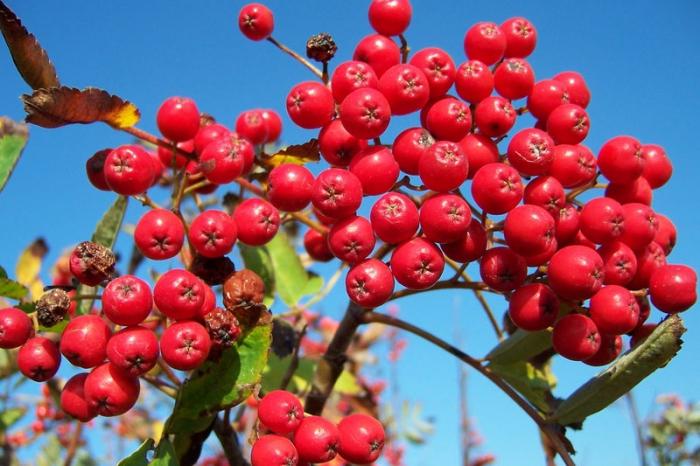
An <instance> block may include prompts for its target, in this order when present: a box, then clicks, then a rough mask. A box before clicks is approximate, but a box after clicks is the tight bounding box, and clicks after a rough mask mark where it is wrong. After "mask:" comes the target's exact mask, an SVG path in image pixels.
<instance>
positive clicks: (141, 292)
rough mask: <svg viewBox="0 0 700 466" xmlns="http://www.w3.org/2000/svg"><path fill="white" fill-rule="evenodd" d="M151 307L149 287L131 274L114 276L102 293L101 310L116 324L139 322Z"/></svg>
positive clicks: (134, 323)
mask: <svg viewBox="0 0 700 466" xmlns="http://www.w3.org/2000/svg"><path fill="white" fill-rule="evenodd" d="M152 308H153V295H152V294H151V287H150V286H148V283H146V282H145V281H143V280H141V279H140V278H138V277H135V276H133V275H122V276H121V277H118V278H115V279H114V280H112V281H110V282H109V284H108V285H107V287H106V288H105V290H104V292H103V293H102V312H104V314H105V316H106V317H107V318H108V319H109V320H111V321H112V322H114V323H115V324H118V325H137V324H140V323H141V322H143V321H144V320H145V319H146V317H148V314H150V312H151V309H152Z"/></svg>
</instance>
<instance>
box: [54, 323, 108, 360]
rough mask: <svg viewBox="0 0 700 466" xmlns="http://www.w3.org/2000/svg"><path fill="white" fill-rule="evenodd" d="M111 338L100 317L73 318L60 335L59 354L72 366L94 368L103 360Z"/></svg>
mask: <svg viewBox="0 0 700 466" xmlns="http://www.w3.org/2000/svg"><path fill="white" fill-rule="evenodd" d="M111 336H112V331H111V330H110V329H109V327H108V326H107V324H106V323H105V321H104V320H102V319H101V318H100V317H98V316H95V315H83V316H78V317H74V318H73V319H71V321H70V322H68V325H67V326H66V328H65V330H63V334H62V335H61V344H60V346H61V353H62V354H63V356H65V358H66V359H68V361H70V363H71V364H73V365H74V366H78V367H84V368H86V369H89V368H91V367H95V366H97V365H98V364H100V363H102V361H104V360H105V357H106V356H107V341H108V340H109V338H110V337H111Z"/></svg>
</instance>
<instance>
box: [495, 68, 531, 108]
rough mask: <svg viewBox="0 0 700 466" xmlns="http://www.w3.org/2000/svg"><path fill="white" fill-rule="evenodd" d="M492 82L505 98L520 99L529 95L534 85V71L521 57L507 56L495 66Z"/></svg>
mask: <svg viewBox="0 0 700 466" xmlns="http://www.w3.org/2000/svg"><path fill="white" fill-rule="evenodd" d="M493 83H494V86H495V88H496V92H498V93H499V94H501V95H502V96H503V97H505V98H506V99H510V100H517V99H522V98H524V97H527V96H528V95H530V91H531V90H532V87H533V86H534V85H535V72H534V71H533V70H532V67H531V66H530V64H529V63H528V62H526V61H525V60H523V59H521V58H507V59H505V60H503V63H501V64H500V65H498V68H496V72H495V73H494V75H493Z"/></svg>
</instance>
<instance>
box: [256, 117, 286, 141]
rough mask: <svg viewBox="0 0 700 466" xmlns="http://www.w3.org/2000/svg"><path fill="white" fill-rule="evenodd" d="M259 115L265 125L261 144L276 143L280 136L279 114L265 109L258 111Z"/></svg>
mask: <svg viewBox="0 0 700 466" xmlns="http://www.w3.org/2000/svg"><path fill="white" fill-rule="evenodd" d="M260 115H261V116H262V119H263V122H264V123H265V129H266V131H265V132H266V134H267V137H265V141H263V142H266V143H268V142H275V141H277V140H278V139H279V138H280V134H282V118H281V117H280V114H279V113H277V112H276V111H274V110H272V109H269V108H265V109H262V110H260Z"/></svg>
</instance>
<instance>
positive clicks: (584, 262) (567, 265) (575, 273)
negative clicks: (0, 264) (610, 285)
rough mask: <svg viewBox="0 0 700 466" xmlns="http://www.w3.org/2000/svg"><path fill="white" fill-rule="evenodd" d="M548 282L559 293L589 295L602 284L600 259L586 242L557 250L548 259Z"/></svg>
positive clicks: (567, 296)
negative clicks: (584, 244) (583, 244)
mask: <svg viewBox="0 0 700 466" xmlns="http://www.w3.org/2000/svg"><path fill="white" fill-rule="evenodd" d="M547 274H548V277H549V286H551V287H552V289H553V290H554V292H555V293H556V294H557V295H559V297H561V298H564V299H568V300H572V301H579V300H584V299H588V298H590V297H591V296H593V295H594V294H595V293H596V292H597V291H598V290H599V289H600V287H601V286H602V285H603V280H604V278H605V272H604V268H603V259H601V258H600V256H599V255H598V253H597V252H595V251H594V250H593V249H591V248H588V247H586V246H579V245H572V246H566V247H563V248H561V249H560V250H558V251H557V252H556V253H554V256H552V259H551V260H550V261H549V268H548V270H547Z"/></svg>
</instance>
